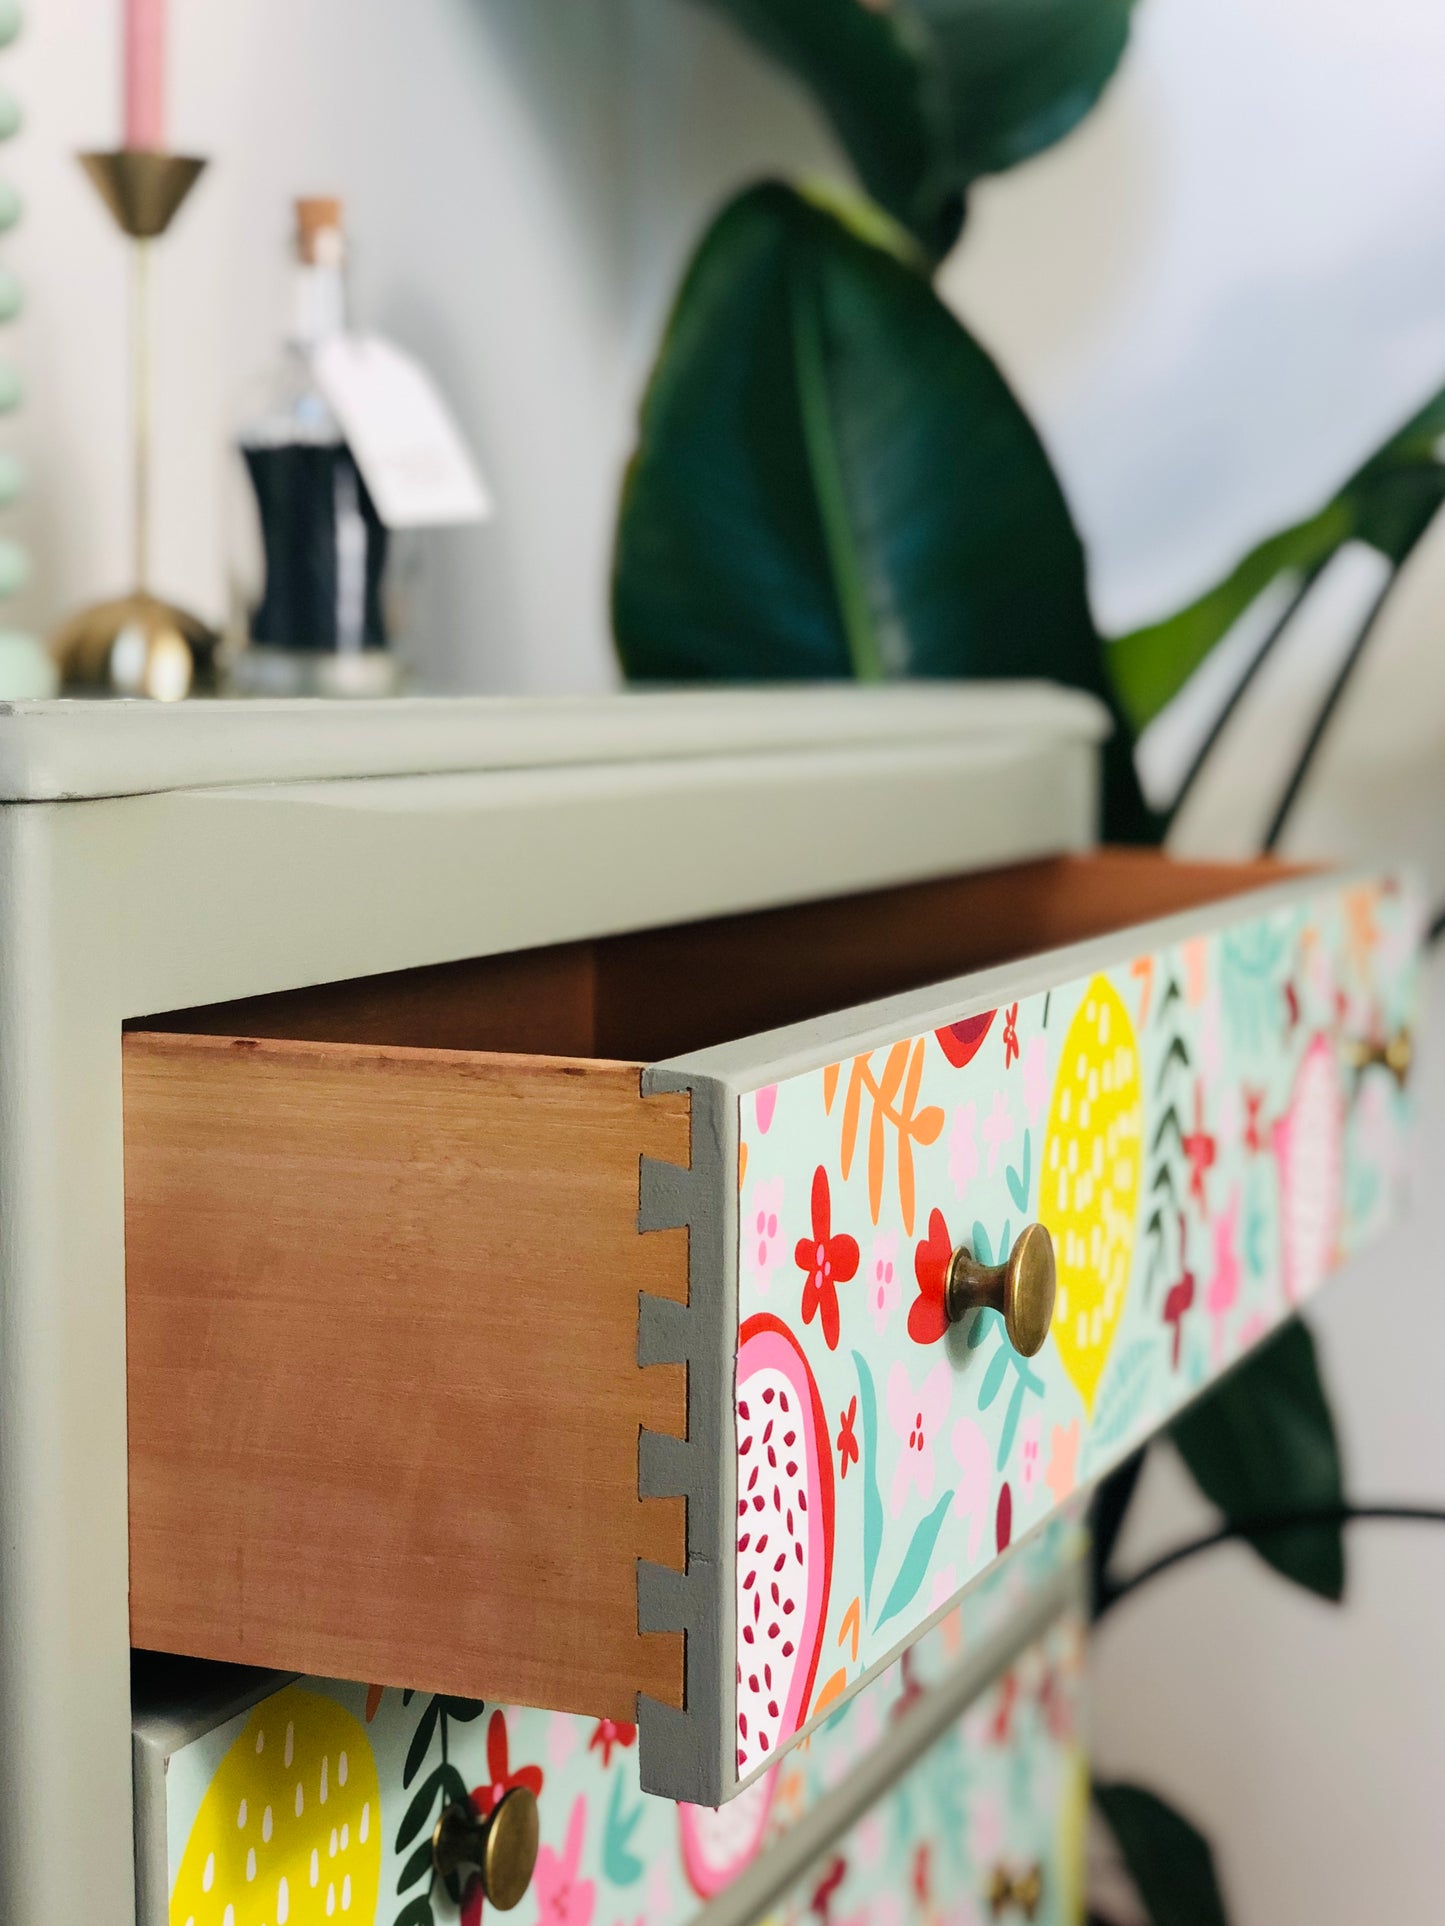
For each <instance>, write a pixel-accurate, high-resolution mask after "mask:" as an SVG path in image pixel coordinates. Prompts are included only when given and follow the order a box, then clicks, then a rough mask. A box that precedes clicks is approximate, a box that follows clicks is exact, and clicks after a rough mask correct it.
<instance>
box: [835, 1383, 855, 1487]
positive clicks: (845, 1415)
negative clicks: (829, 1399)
mask: <svg viewBox="0 0 1445 1926" xmlns="http://www.w3.org/2000/svg"><path fill="white" fill-rule="evenodd" d="M857 1417H858V1400H857V1398H856V1397H855V1398H853V1399H852V1400H851V1402H850V1403H849V1406H848V1409H847V1410H846V1411H840V1412H839V1413H838V1423H839V1426H840V1427H841V1428H840V1430H839V1432H838V1476H839V1477H840V1478H846V1477H847V1476H848V1467H849V1465H850V1464H853V1465H856V1464H857V1462H858V1440H857V1439H856V1438H855V1437H854V1436H853V1425H854V1423H855V1421H856V1419H857Z"/></svg>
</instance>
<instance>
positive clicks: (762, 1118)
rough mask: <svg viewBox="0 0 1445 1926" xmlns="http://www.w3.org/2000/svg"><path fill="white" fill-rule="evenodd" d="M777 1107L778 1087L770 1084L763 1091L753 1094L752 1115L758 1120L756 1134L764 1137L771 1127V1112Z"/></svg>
mask: <svg viewBox="0 0 1445 1926" xmlns="http://www.w3.org/2000/svg"><path fill="white" fill-rule="evenodd" d="M777 1107H778V1086H777V1085H776V1084H775V1083H770V1084H769V1085H768V1086H767V1088H766V1089H764V1090H755V1091H754V1092H753V1113H754V1115H755V1116H756V1117H757V1120H758V1134H759V1135H760V1136H763V1137H766V1136H767V1134H768V1132H769V1131H770V1130H771V1129H772V1127H773V1112H774V1111H775V1110H776V1109H777Z"/></svg>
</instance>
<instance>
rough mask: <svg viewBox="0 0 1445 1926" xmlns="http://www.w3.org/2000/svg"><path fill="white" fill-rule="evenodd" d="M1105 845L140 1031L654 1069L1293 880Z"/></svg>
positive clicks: (1263, 864) (314, 991)
mask: <svg viewBox="0 0 1445 1926" xmlns="http://www.w3.org/2000/svg"><path fill="white" fill-rule="evenodd" d="M1299 873H1300V871H1299V870H1298V869H1296V868H1292V867H1289V866H1287V865H1284V864H1281V863H1277V862H1274V861H1263V860H1262V861H1257V862H1248V863H1181V862H1175V861H1173V860H1172V859H1170V858H1169V857H1166V856H1164V855H1162V854H1160V853H1158V852H1156V851H1153V850H1099V851H1095V852H1093V853H1091V854H1089V855H1083V856H1061V857H1051V858H1047V859H1045V860H1043V861H1040V862H1032V863H1022V864H1017V865H1014V866H1011V867H1009V868H1006V869H996V870H986V871H983V872H981V873H980V874H977V875H972V876H956V877H945V878H942V879H939V880H934V881H930V882H924V883H913V884H908V885H905V886H903V887H901V888H896V889H887V890H874V891H870V892H868V893H867V894H865V895H859V896H849V897H835V898H831V899H829V900H827V901H824V902H818V903H801V904H794V905H790V906H788V907H786V908H783V909H773V910H762V911H756V912H754V913H752V914H749V915H741V916H728V917H720V918H717V919H714V920H712V921H708V922H699V923H686V924H679V925H675V926H672V927H669V928H664V929H652V930H642V931H638V932H634V933H630V934H627V935H622V936H608V937H601V938H599V939H597V940H596V941H593V942H588V943H570V944H562V945H558V946H555V947H552V948H547V949H538V950H523V951H518V952H515V953H512V954H508V955H504V956H488V957H479V958H476V959H472V960H468V961H466V962H460V963H442V964H437V965H434V966H432V967H430V968H425V969H413V970H399V971H396V972H394V973H393V974H390V975H384V976H373V977H362V978H358V979H356V980H354V981H352V982H347V983H327V984H321V985H318V986H317V987H315V988H309V989H303V990H289V991H283V992H281V993H279V994H277V995H272V996H260V997H247V998H244V999H242V1000H240V1001H238V1002H232V1003H217V1004H211V1005H208V1006H206V1007H204V1008H198V1009H190V1010H172V1011H167V1012H164V1013H163V1014H158V1015H154V1016H150V1017H146V1018H144V1019H142V1020H139V1021H137V1022H136V1023H134V1024H131V1025H130V1026H128V1027H129V1028H131V1029H145V1030H165V1031H170V1032H190V1033H201V1034H209V1035H213V1036H251V1037H289V1038H295V1039H300V1040H305V1041H309V1042H318V1043H319V1042H326V1043H380V1044H397V1045H403V1046H406V1047H409V1048H412V1049H436V1050H478V1051H505V1052H508V1053H516V1054H537V1055H547V1056H569V1057H601V1058H607V1059H611V1060H615V1061H627V1062H636V1063H655V1062H658V1061H660V1060H661V1059H664V1058H667V1057H671V1056H677V1055H680V1054H681V1053H683V1052H684V1051H688V1050H696V1049H701V1048H706V1047H707V1046H708V1045H710V1044H714V1043H722V1042H725V1041H727V1040H728V1039H730V1038H732V1037H739V1036H751V1035H753V1034H754V1033H756V1032H758V1031H762V1030H771V1029H776V1028H778V1027H779V1026H780V1025H782V1024H786V1023H796V1022H800V1021H803V1020H805V1019H807V1018H809V1017H816V1016H821V1015H823V1014H824V1013H825V1012H827V1011H829V1010H839V1009H849V1008H851V1007H852V1006H853V1005H854V1004H858V1003H867V1002H871V1001H873V1000H874V999H875V998H878V997H884V996H893V995H895V994H897V993H899V992H901V991H905V990H914V989H922V988H924V987H925V986H926V985H928V984H930V983H938V982H942V981H944V980H946V979H947V978H949V977H954V976H962V975H964V974H965V973H966V972H968V971H971V970H982V969H987V968H989V967H990V966H991V965H993V964H998V963H1007V962H1010V961H1012V960H1013V959H1014V958H1016V957H1024V956H1032V955H1036V954H1038V953H1039V952H1040V951H1043V950H1050V949H1055V948H1058V947H1060V946H1062V945H1064V944H1067V943H1076V942H1082V941H1083V940H1085V939H1086V938H1088V937H1093V936H1105V935H1108V934H1109V933H1110V932H1111V931H1114V930H1121V929H1126V928H1127V927H1128V926H1129V925H1130V924H1133V923H1144V922H1148V921H1150V920H1152V919H1153V918H1155V917H1160V916H1168V915H1171V914H1173V913H1174V912H1175V911H1179V910H1188V909H1194V908H1198V907H1201V906H1203V905H1204V904H1207V903H1214V902H1218V901H1219V900H1221V899H1222V898H1225V897H1229V896H1235V895H1239V894H1241V893H1243V892H1244V891H1246V890H1251V889H1261V888H1264V887H1266V886H1267V885H1268V884H1270V883H1273V882H1279V881H1282V880H1283V879H1284V878H1286V877H1288V876H1292V875H1297V874H1299Z"/></svg>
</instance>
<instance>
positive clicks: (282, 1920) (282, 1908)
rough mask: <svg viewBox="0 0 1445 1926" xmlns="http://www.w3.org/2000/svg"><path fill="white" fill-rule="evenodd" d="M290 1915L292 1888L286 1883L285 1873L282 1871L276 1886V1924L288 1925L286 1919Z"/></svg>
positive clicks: (278, 1925) (279, 1925) (280, 1925)
mask: <svg viewBox="0 0 1445 1926" xmlns="http://www.w3.org/2000/svg"><path fill="white" fill-rule="evenodd" d="M290 1917H291V1888H290V1887H289V1886H288V1885H287V1884H286V1875H285V1873H282V1875H281V1878H280V1880H279V1882H278V1883H277V1886H276V1926H286V1921H287V1920H288V1919H289V1918H290Z"/></svg>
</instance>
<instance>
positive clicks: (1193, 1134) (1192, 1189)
mask: <svg viewBox="0 0 1445 1926" xmlns="http://www.w3.org/2000/svg"><path fill="white" fill-rule="evenodd" d="M1183 1144H1184V1155H1185V1156H1186V1157H1187V1158H1188V1159H1189V1194H1190V1196H1191V1197H1192V1198H1193V1199H1194V1201H1195V1203H1196V1204H1198V1206H1199V1209H1200V1211H1201V1213H1203V1214H1205V1215H1207V1214H1208V1205H1207V1204H1206V1203H1205V1199H1204V1175H1205V1172H1206V1171H1207V1170H1209V1169H1210V1167H1211V1166H1212V1165H1213V1163H1214V1157H1215V1151H1216V1148H1217V1147H1216V1145H1215V1141H1214V1139H1213V1137H1211V1136H1210V1134H1209V1132H1208V1131H1207V1130H1206V1129H1205V1128H1204V1085H1203V1084H1202V1083H1196V1084H1195V1086H1194V1128H1193V1130H1192V1131H1190V1133H1189V1135H1188V1136H1187V1137H1185V1138H1184V1139H1183Z"/></svg>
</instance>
